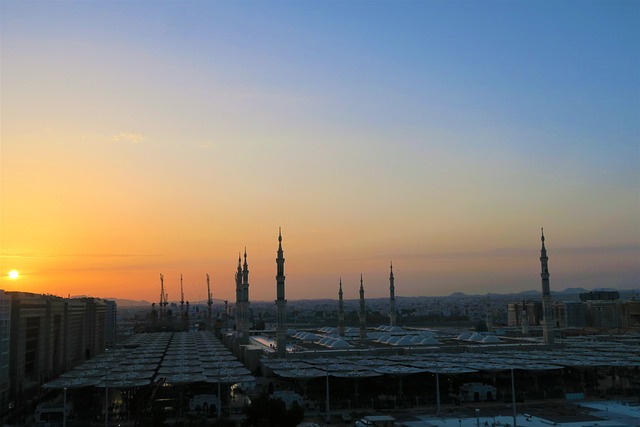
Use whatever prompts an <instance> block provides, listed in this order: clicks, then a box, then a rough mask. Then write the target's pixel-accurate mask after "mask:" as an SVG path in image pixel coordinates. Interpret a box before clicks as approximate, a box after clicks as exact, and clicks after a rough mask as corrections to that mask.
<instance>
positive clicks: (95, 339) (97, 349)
mask: <svg viewBox="0 0 640 427" xmlns="http://www.w3.org/2000/svg"><path fill="white" fill-rule="evenodd" d="M0 292H1V291H0ZM9 299H10V301H9ZM7 302H9V303H8V304H7ZM112 304H113V307H112V309H111V310H110V311H109V313H110V316H113V317H114V318H107V317H108V316H107V311H106V302H105V301H103V300H100V299H96V298H71V299H69V298H60V297H56V296H53V295H40V294H32V293H27V292H3V293H2V295H0V307H2V315H0V319H3V318H4V316H5V315H6V313H5V311H6V310H5V309H6V308H7V307H10V313H11V314H10V319H9V320H8V321H3V322H2V323H1V324H0V327H2V328H3V330H2V332H3V334H2V335H0V337H2V338H0V340H1V341H2V344H3V345H2V347H1V348H2V351H0V368H1V369H0V397H2V401H0V404H1V406H0V409H1V412H0V414H2V416H3V417H4V415H5V414H7V412H8V411H9V409H12V410H13V411H14V412H20V411H21V410H22V409H23V408H24V405H25V403H26V402H27V401H28V400H29V399H31V398H32V397H33V396H35V395H37V394H38V393H39V392H40V388H41V386H42V384H44V383H45V382H47V381H50V380H52V379H54V378H56V377H58V376H59V375H60V374H62V373H63V372H66V371H68V370H69V369H71V368H72V367H74V366H76V365H78V364H80V363H82V362H83V361H84V360H87V359H89V358H91V357H93V356H95V355H97V354H100V353H102V352H104V349H105V327H106V324H107V323H109V324H111V325H113V323H114V322H115V311H116V310H115V303H112ZM6 331H8V332H9V333H8V334H7V335H5V332H6ZM7 337H8V338H7ZM5 349H8V351H6V350H5ZM7 353H8V371H9V372H10V374H9V387H8V393H5V392H3V389H2V388H3V387H6V382H5V383H3V381H4V372H6V365H4V366H3V365H2V362H3V358H4V357H6V356H7ZM5 391H6V390H5Z"/></svg>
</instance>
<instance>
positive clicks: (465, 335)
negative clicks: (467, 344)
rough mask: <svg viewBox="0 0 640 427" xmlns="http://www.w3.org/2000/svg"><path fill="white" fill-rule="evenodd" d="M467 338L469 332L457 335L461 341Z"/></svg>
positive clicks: (469, 336)
mask: <svg viewBox="0 0 640 427" xmlns="http://www.w3.org/2000/svg"><path fill="white" fill-rule="evenodd" d="M469 338H471V334H470V333H469V332H463V333H461V334H460V335H458V339H459V340H461V341H467V340H468V339H469Z"/></svg>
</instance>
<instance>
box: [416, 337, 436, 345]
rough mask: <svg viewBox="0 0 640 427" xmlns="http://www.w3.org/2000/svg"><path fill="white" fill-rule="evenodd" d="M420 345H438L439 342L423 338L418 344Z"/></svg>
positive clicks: (430, 338) (431, 338)
mask: <svg viewBox="0 0 640 427" xmlns="http://www.w3.org/2000/svg"><path fill="white" fill-rule="evenodd" d="M420 344H423V345H438V344H440V341H438V340H437V339H435V338H433V337H427V338H424V339H423V340H422V341H421V342H420Z"/></svg>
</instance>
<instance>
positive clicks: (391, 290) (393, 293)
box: [389, 262, 396, 326]
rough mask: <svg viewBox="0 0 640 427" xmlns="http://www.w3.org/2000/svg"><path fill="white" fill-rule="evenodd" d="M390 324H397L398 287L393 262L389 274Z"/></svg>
mask: <svg viewBox="0 0 640 427" xmlns="http://www.w3.org/2000/svg"><path fill="white" fill-rule="evenodd" d="M389 325H390V326H396V287H395V285H394V279H393V262H391V274H389Z"/></svg>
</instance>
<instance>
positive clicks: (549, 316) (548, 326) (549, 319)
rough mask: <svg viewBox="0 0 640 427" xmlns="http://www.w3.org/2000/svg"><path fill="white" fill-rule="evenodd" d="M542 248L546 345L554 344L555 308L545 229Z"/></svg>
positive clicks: (543, 319) (543, 310) (541, 262)
mask: <svg viewBox="0 0 640 427" xmlns="http://www.w3.org/2000/svg"><path fill="white" fill-rule="evenodd" d="M540 240H542V248H541V249H540V265H541V267H542V272H541V273H540V277H541V278H542V322H543V324H542V335H543V337H544V343H545V344H553V322H554V320H553V308H552V307H551V291H550V289H549V265H548V262H549V258H548V257H547V248H545V246H544V228H543V229H542V237H541V238H540Z"/></svg>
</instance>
